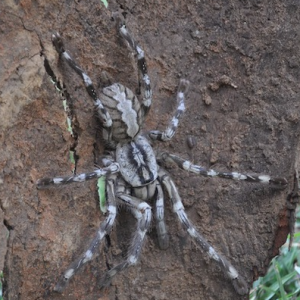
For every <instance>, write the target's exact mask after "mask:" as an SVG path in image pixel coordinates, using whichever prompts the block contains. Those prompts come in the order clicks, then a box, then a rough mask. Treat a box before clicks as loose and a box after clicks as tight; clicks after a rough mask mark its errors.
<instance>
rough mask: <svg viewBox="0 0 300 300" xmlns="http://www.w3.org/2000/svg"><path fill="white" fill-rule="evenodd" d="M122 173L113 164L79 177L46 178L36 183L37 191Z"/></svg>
mask: <svg viewBox="0 0 300 300" xmlns="http://www.w3.org/2000/svg"><path fill="white" fill-rule="evenodd" d="M119 171H120V166H119V164H118V163H111V164H110V165H109V166H107V167H105V168H103V169H97V170H95V171H94V172H90V173H82V174H79V175H73V176H66V177H45V178H42V179H39V180H38V181H37V183H36V187H37V189H39V190H40V189H45V188H49V187H51V186H56V185H65V184H69V183H73V182H83V181H87V180H90V179H94V178H100V177H102V176H108V175H110V174H115V173H118V172H119Z"/></svg>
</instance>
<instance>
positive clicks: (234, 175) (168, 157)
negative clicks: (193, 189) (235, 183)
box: [158, 152, 287, 188]
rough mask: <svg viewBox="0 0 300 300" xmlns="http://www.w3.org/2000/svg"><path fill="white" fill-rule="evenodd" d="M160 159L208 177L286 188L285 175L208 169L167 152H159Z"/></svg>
mask: <svg viewBox="0 0 300 300" xmlns="http://www.w3.org/2000/svg"><path fill="white" fill-rule="evenodd" d="M158 160H159V161H162V162H174V163H176V164H177V166H178V167H179V168H181V169H183V170H186V171H189V172H193V173H196V174H199V175H202V176H206V177H221V178H225V179H233V180H244V181H248V182H259V183H265V184H270V185H274V186H277V187H280V188H285V187H286V185H287V180H286V179H285V178H284V177H271V176H269V175H258V174H242V173H238V172H219V171H215V170H212V169H206V168H204V167H201V166H197V165H193V164H192V163H191V162H190V161H188V160H184V159H183V158H181V157H178V156H176V155H173V154H169V153H166V152H163V153H159V155H158Z"/></svg>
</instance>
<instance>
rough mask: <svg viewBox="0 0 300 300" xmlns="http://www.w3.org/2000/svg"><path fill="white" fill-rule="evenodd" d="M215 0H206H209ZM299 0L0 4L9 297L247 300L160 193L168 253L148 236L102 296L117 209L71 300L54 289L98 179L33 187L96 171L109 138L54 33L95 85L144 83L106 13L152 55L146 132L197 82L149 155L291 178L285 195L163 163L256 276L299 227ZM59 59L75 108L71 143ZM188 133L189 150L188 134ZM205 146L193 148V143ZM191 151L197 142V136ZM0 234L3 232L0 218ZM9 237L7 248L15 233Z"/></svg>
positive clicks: (0, 161)
mask: <svg viewBox="0 0 300 300" xmlns="http://www.w3.org/2000/svg"><path fill="white" fill-rule="evenodd" d="M204 2H205V3H204ZM295 3H296V2H295V1H285V2H284V3H283V2H282V1H279V0H274V1H272V2H268V1H237V0H232V1H220V0H218V1H214V0H209V1H191V0H188V1H187V0H172V1H146V0H141V1H132V0H127V1H126V0H120V1H116V0H109V2H108V8H105V6H104V5H103V4H102V2H101V1H99V0H98V1H96V0H91V1H57V0H53V1H46V0H38V1H31V0H20V1H9V0H2V1H1V3H0V22H1V26H0V28H1V31H0V36H1V42H0V56H1V60H0V87H1V88H0V91H1V93H0V126H1V128H0V129H1V130H0V145H1V146H0V166H1V167H0V170H1V171H0V203H1V212H0V218H1V219H3V224H4V225H5V226H2V227H0V231H1V234H0V236H1V242H0V268H1V267H2V263H1V262H2V261H4V258H5V261H4V279H5V286H4V298H5V299H119V300H121V299H160V300H162V299H174V300H175V299H190V300H191V299H228V300H229V299H248V296H247V295H246V296H239V295H237V294H236V292H235V290H234V288H233V287H232V285H231V283H230V280H228V279H226V278H224V275H223V273H222V272H221V271H220V270H219V268H218V267H217V266H216V265H215V264H213V263H211V261H210V260H209V258H208V256H207V255H205V254H202V253H201V251H200V250H199V249H198V247H197V246H196V245H194V243H193V242H192V240H191V239H190V238H189V237H188V234H187V233H186V232H184V231H183V229H181V227H180V224H179V222H178V220H177V219H176V216H175V215H174V213H173V212H172V208H171V205H170V203H169V201H168V199H166V222H167V225H168V230H169V233H170V237H171V238H170V244H171V246H170V247H169V248H168V249H167V250H165V251H163V250H160V249H159V247H158V241H157V237H156V232H155V230H154V229H153V230H152V231H151V232H149V234H148V238H147V243H146V245H145V247H144V249H143V254H142V257H141V260H140V262H139V263H138V265H137V266H136V267H132V268H130V269H128V271H124V272H123V273H121V274H120V275H118V276H117V277H116V278H115V279H114V281H113V283H112V285H111V286H110V287H109V288H108V289H104V290H100V289H99V282H100V279H101V278H102V276H103V274H104V273H105V272H106V271H107V268H108V266H110V267H111V266H114V265H116V264H117V263H119V262H120V261H122V259H124V257H125V256H126V250H127V249H128V245H129V243H130V238H131V237H132V233H133V231H134V229H135V221H134V219H133V217H132V216H131V215H130V214H129V213H128V212H124V211H121V212H120V213H119V215H118V221H117V223H116V226H115V227H114V230H113V232H112V234H111V235H110V239H109V240H110V242H109V240H108V239H106V241H105V242H104V243H103V245H102V246H101V247H100V251H99V253H100V254H99V255H98V256H97V257H95V258H94V259H93V260H92V261H91V262H90V263H89V264H87V266H86V267H84V268H83V270H82V271H81V272H80V273H78V274H77V275H76V276H74V278H73V279H72V280H71V282H70V284H69V286H68V287H67V289H66V290H65V292H64V293H63V294H57V293H54V292H53V287H54V285H55V283H56V281H57V279H58V277H59V276H60V275H61V273H62V272H63V271H64V270H65V269H66V267H67V266H68V265H69V263H71V261H72V260H73V259H74V258H76V257H77V256H78V255H79V254H80V253H81V252H83V251H84V250H85V248H86V247H87V245H88V243H89V241H90V240H91V239H92V238H93V236H94V234H95V232H96V229H97V227H98V226H99V224H100V222H101V221H102V220H103V219H104V216H103V215H102V213H101V212H100V209H99V204H98V197H97V190H96V183H95V182H87V183H84V184H77V185H72V186H67V187H62V188H58V189H49V190H43V191H37V190H36V186H35V183H36V181H37V179H39V178H41V177H45V176H54V175H69V174H71V171H72V168H73V167H74V166H73V165H72V164H71V163H70V160H69V151H70V149H73V150H75V152H76V156H77V158H78V159H77V162H76V170H77V172H78V173H80V172H86V171H91V170H93V169H94V162H95V160H97V157H98V156H100V155H101V154H102V153H103V145H102V142H101V128H100V126H99V124H98V123H97V120H96V118H95V116H94V112H93V104H92V102H91V101H90V99H89V97H88V95H87V93H86V91H85V88H84V86H83V84H82V83H81V81H80V78H78V76H77V75H76V74H74V72H71V71H70V69H68V68H67V67H66V66H65V65H63V64H61V63H60V62H59V60H58V56H57V54H56V52H55V50H54V49H53V46H52V43H51V34H52V33H53V32H56V31H58V32H59V33H60V34H61V35H62V37H63V39H64V41H65V43H66V46H67V48H68V50H69V51H70V53H71V54H72V56H73V57H74V58H75V59H76V61H77V62H78V63H79V64H80V65H81V66H82V67H83V68H84V69H85V70H86V72H87V73H88V74H89V75H90V77H91V78H92V80H93V82H94V84H95V86H96V87H97V88H101V87H102V86H103V85H104V84H105V82H107V81H108V80H110V81H112V82H120V83H122V84H124V85H126V86H128V87H130V88H131V89H132V90H135V89H136V88H137V82H138V80H137V68H136V63H135V60H134V58H133V56H132V55H131V54H130V52H129V51H128V49H127V48H126V47H125V46H124V44H123V43H122V41H121V39H120V38H119V36H118V34H117V31H116V28H115V24H114V22H113V21H112V19H111V12H113V11H120V12H121V13H123V14H124V15H125V17H126V22H127V26H128V28H129V30H130V31H131V32H132V34H133V35H134V37H135V38H136V39H137V41H138V42H139V44H140V46H141V47H142V48H143V49H144V51H145V55H146V59H147V63H148V69H149V70H148V72H149V75H150V78H151V83H152V88H153V93H154V97H153V98H154V101H153V106H152V109H151V112H150V115H149V117H148V119H147V121H146V124H145V130H149V129H160V130H163V129H164V128H165V126H166V125H167V124H168V121H169V119H170V118H171V116H172V112H173V110H174V109H175V93H176V87H177V84H178V81H179V78H186V79H188V80H190V81H191V87H190V92H189V95H188V98H187V101H186V106H187V110H186V113H185V115H184V116H183V118H182V120H181V121H180V125H179V129H178V131H177V133H176V136H175V137H174V138H173V139H172V140H171V141H170V142H169V143H165V144H162V143H160V144H159V143H156V144H155V147H157V148H160V149H164V150H165V151H168V152H170V153H174V154H176V155H180V156H182V157H184V158H186V159H189V160H191V161H192V162H194V163H195V164H198V165H203V166H205V167H208V168H213V169H219V170H222V171H233V170H235V171H241V172H248V173H249V172H250V173H251V172H255V173H262V174H270V175H273V176H280V177H286V178H287V179H288V181H289V184H288V187H287V188H286V189H284V190H278V189H274V188H270V187H268V186H267V187H266V186H264V185H261V184H250V183H243V182H235V181H230V180H225V179H223V180H222V179H209V178H202V177H200V176H197V175H194V174H189V173H186V172H184V171H181V170H178V168H176V167H173V166H172V167H168V171H169V173H170V174H171V176H172V178H173V179H174V181H175V183H176V185H177V187H178V189H179V192H180V194H181V197H182V200H183V203H184V205H185V207H186V212H187V214H188V216H189V218H190V219H191V221H192V222H193V223H194V224H195V226H196V227H197V229H198V230H199V231H200V232H201V233H202V234H203V235H204V236H205V237H206V239H207V240H208V241H209V242H210V243H211V244H212V245H213V246H214V247H215V249H216V250H218V252H219V253H221V254H222V255H223V256H225V257H226V258H227V259H228V260H229V261H230V262H231V263H232V264H233V265H234V266H235V267H236V269H237V270H238V271H239V273H240V274H241V275H242V276H243V277H244V278H245V279H246V281H247V283H248V284H249V287H250V286H251V285H252V282H253V280H254V279H256V278H257V277H258V276H261V275H263V274H264V273H265V271H266V269H267V267H268V264H269V262H270V260H271V259H272V257H274V255H276V254H277V253H278V249H279V247H280V246H281V245H282V244H283V243H284V242H285V239H286V236H287V234H288V232H289V224H288V222H289V219H288V208H287V206H286V200H287V196H288V194H289V192H290V191H291V189H292V187H293V183H292V181H293V173H294V168H295V162H296V155H297V151H298V143H299V134H298V132H299V99H298V98H299V97H298V95H299V92H300V88H299V77H300V72H299V63H300V59H299V54H298V52H299V51H298V49H299V46H300V40H299V32H300V28H299V27H300V25H299V10H300V5H298V4H295ZM45 62H47V63H49V66H50V68H51V70H52V71H53V72H54V74H55V76H57V78H58V79H59V80H60V82H61V83H63V84H64V85H65V88H66V90H67V91H68V94H69V95H70V99H71V100H70V101H71V103H72V107H71V108H70V109H71V118H72V121H73V129H74V131H75V132H74V135H75V138H74V137H71V136H70V133H69V132H68V131H67V125H66V113H65V111H64V109H63V104H62V98H61V96H60V94H59V93H58V92H57V91H56V89H55V87H54V86H53V84H52V83H51V80H50V76H49V68H48V67H47V68H46V67H45ZM188 139H189V140H188ZM190 139H192V140H193V141H195V144H196V145H195V146H194V147H188V145H190V146H191V141H190ZM193 143H194V142H193ZM1 224H2V222H1ZM7 232H9V236H8V238H6V235H7Z"/></svg>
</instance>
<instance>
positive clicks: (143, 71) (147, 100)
mask: <svg viewBox="0 0 300 300" xmlns="http://www.w3.org/2000/svg"><path fill="white" fill-rule="evenodd" d="M113 17H114V18H115V19H116V24H117V27H118V29H119V32H120V35H121V36H122V37H123V38H124V39H125V41H126V42H127V43H128V45H129V47H130V48H131V50H133V51H134V52H135V54H136V56H137V65H138V69H139V86H141V85H142V86H143V90H144V95H143V101H142V103H141V106H142V110H143V112H144V116H146V115H147V113H148V112H149V110H150V107H151V103H152V89H151V85H150V78H149V75H148V71H147V63H146V59H145V56H144V51H143V49H142V48H141V47H140V46H139V45H138V44H137V42H136V41H135V39H134V38H133V36H132V35H131V34H130V33H129V32H128V30H127V28H126V25H125V23H124V20H123V19H122V18H121V16H120V14H118V13H115V14H114V15H113ZM140 75H142V84H141V80H140Z"/></svg>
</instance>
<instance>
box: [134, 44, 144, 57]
mask: <svg viewBox="0 0 300 300" xmlns="http://www.w3.org/2000/svg"><path fill="white" fill-rule="evenodd" d="M136 52H137V53H138V56H137V58H138V59H141V58H143V57H144V51H143V50H142V49H141V48H140V47H139V46H136Z"/></svg>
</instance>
